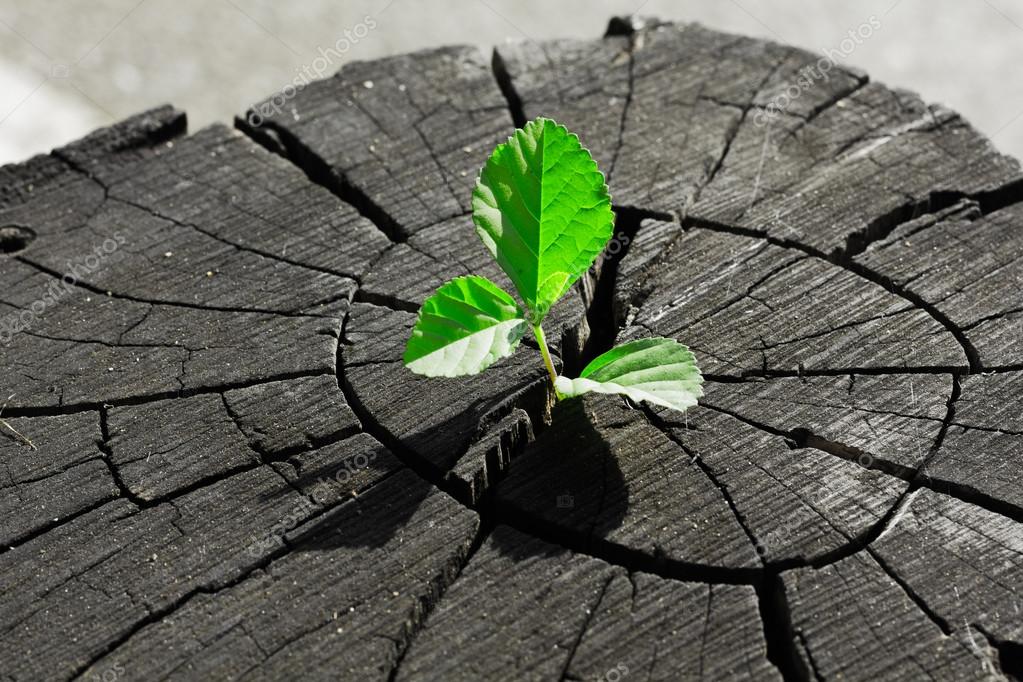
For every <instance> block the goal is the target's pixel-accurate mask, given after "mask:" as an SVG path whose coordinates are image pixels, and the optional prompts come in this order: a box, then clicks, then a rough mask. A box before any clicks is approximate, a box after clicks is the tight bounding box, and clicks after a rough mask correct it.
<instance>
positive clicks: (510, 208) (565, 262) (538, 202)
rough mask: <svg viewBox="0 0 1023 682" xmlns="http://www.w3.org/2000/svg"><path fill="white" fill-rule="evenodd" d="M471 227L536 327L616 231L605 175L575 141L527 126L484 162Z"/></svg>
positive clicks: (558, 130)
mask: <svg viewBox="0 0 1023 682" xmlns="http://www.w3.org/2000/svg"><path fill="white" fill-rule="evenodd" d="M472 210H473V214H472V218H473V222H475V223H476V232H477V233H478V234H479V236H480V239H482V240H483V243H484V244H485V245H486V247H487V248H488V249H489V250H490V253H492V254H493V255H494V258H496V259H497V262H498V263H499V264H500V265H501V267H502V268H503V269H504V271H505V272H506V273H507V274H508V277H509V278H510V279H511V281H512V283H513V284H514V285H515V288H516V289H517V290H518V292H519V295H521V296H522V300H523V301H524V302H525V303H526V307H527V308H528V309H529V313H530V314H529V319H530V321H531V322H532V323H534V324H539V323H540V321H541V320H542V319H543V317H544V315H546V314H547V311H549V310H550V308H551V306H553V305H554V303H555V302H556V301H557V300H558V299H559V298H561V296H562V295H564V293H565V292H566V291H568V288H569V287H570V286H572V284H573V283H574V282H575V281H576V280H577V279H579V277H580V276H581V275H582V274H583V273H584V272H586V270H587V269H588V268H589V267H590V265H591V264H592V263H593V260H594V259H595V258H596V257H597V255H598V254H599V253H600V252H601V250H602V249H603V248H604V245H605V244H607V241H608V239H610V238H611V233H612V231H613V229H614V213H612V211H611V198H610V196H609V194H608V190H607V185H606V184H605V183H604V176H603V174H602V173H601V172H600V170H598V169H597V164H596V162H595V161H594V160H593V157H591V156H590V153H589V151H587V150H586V149H585V148H584V147H583V146H582V145H581V144H580V143H579V138H578V137H577V136H576V135H574V134H572V133H570V132H568V130H567V129H566V128H565V127H564V126H562V125H558V124H557V123H555V122H554V121H552V120H550V119H548V118H537V119H535V120H533V121H530V122H529V123H527V124H526V125H525V126H524V127H523V128H520V129H519V130H516V131H515V134H514V135H513V136H512V137H510V138H509V139H508V141H507V142H505V143H503V144H499V145H498V146H497V148H496V149H494V153H493V154H491V156H490V158H489V159H488V160H487V163H486V165H485V166H484V167H483V170H482V171H481V173H480V176H479V179H477V181H476V189H475V190H474V191H473V194H472Z"/></svg>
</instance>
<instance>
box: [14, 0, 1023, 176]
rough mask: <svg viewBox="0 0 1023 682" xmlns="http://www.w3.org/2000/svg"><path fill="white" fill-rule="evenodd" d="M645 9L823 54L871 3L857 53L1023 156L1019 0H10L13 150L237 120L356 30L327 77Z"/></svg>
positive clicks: (588, 25)
mask: <svg viewBox="0 0 1023 682" xmlns="http://www.w3.org/2000/svg"><path fill="white" fill-rule="evenodd" d="M631 13H638V14H641V15H650V16H658V17H661V18H664V19H674V20H680V21H698V22H701V23H703V24H705V25H707V26H710V27H713V28H718V29H723V30H727V31H731V32H735V33H743V34H747V35H755V36H761V37H764V38H768V39H772V40H776V41H779V42H784V43H789V44H792V45H797V46H800V47H804V48H807V49H809V50H813V51H815V52H821V51H822V50H841V51H843V52H845V50H843V48H842V47H841V46H842V44H843V40H844V39H846V38H847V37H848V33H849V31H850V30H855V29H856V28H857V27H858V26H860V25H862V24H864V23H868V22H870V21H871V17H873V18H875V19H876V21H877V22H879V24H880V27H879V28H878V29H877V30H875V31H873V33H872V35H871V36H870V38H869V39H867V40H864V41H863V42H862V44H859V45H856V46H855V48H854V49H853V50H852V51H850V52H848V56H847V57H846V58H845V59H844V61H845V62H846V63H848V64H852V65H854V66H858V67H860V68H863V69H865V70H866V71H867V72H868V73H870V75H871V77H872V78H873V79H874V80H878V81H883V82H885V83H888V84H890V85H895V86H901V87H906V88H909V89H912V90H916V91H918V92H920V93H921V94H922V95H923V97H924V99H925V100H928V101H937V102H942V103H944V104H946V105H948V106H950V107H951V108H953V109H956V110H958V111H959V112H961V113H962V114H963V115H964V116H966V118H967V119H969V120H970V121H971V122H972V123H973V124H974V125H976V126H977V127H978V128H979V129H980V130H981V131H983V132H984V133H986V134H987V135H988V136H989V137H991V138H992V139H993V140H994V142H995V144H996V146H998V148H999V149H1001V150H1002V151H1005V152H1008V153H1010V154H1013V155H1015V156H1016V157H1023V78H1021V77H1020V65H1021V64H1023V2H1019V1H1018V0H1017V1H1016V2H1014V3H1013V2H1011V1H1010V0H958V1H955V0H877V1H874V0H861V1H860V2H856V3H849V2H841V1H839V0H818V1H817V2H807V1H806V0H803V1H801V2H798V1H796V0H688V1H685V2H668V1H667V0H645V1H644V0H620V1H619V0H611V1H608V2H602V3H595V2H583V1H582V0H571V1H562V2H558V3H554V2H550V1H547V2H526V1H524V0H460V1H457V2H456V1H454V0H446V1H436V0H435V1H434V2H430V3H426V2H414V1H413V0H365V1H363V0H354V1H352V0H346V1H345V2H340V1H339V0H331V1H328V0H303V1H302V2H293V3H284V2H272V1H271V0H123V1H121V0H105V1H103V2H82V1H79V0H60V1H59V2H58V1H57V0H32V1H31V2H29V0H0V163H6V162H10V161H18V160H21V159H24V158H27V157H29V156H31V155H33V154H35V153H39V152H45V151H48V150H49V149H51V148H52V147H54V146H58V145H60V144H63V143H65V142H68V141H70V140H73V139H75V138H77V137H80V136H82V135H84V134H85V133H87V132H89V131H90V130H92V129H93V128H96V127H97V126H101V125H106V124H108V123H111V122H113V121H115V120H117V119H120V118H123V117H125V116H128V115H130V114H132V113H135V112H138V111H140V110H142V109H146V108H149V107H152V106H154V105H157V104H161V103H164V102H170V103H172V104H174V105H176V106H177V107H179V108H182V109H184V110H186V111H187V112H188V116H189V122H190V128H191V129H192V130H196V129H198V128H199V127H201V126H203V125H205V124H207V123H210V122H212V121H222V122H227V123H230V122H231V120H232V118H233V117H234V115H235V114H236V113H240V112H242V111H243V110H244V109H245V108H246V107H248V105H250V104H253V103H255V102H256V101H257V100H259V99H262V98H263V97H264V96H267V95H270V94H272V93H273V92H276V91H278V90H280V89H281V88H282V87H284V86H285V85H286V84H288V83H291V82H292V81H294V79H295V78H296V77H297V76H299V75H300V74H302V73H303V72H306V73H308V70H309V69H310V67H312V65H313V64H314V62H315V60H316V59H317V57H320V56H321V53H320V51H319V50H320V49H321V48H322V49H324V50H327V49H330V48H334V46H335V45H336V44H338V43H339V39H342V38H344V39H345V40H343V41H341V43H340V44H341V45H342V46H343V47H344V48H345V50H344V52H343V55H342V58H341V59H333V60H332V63H331V65H330V68H329V69H328V70H327V71H326V72H325V73H324V75H327V74H328V73H333V72H334V71H336V70H337V69H338V68H339V67H340V66H341V65H342V64H343V63H344V62H346V61H352V60H361V59H372V58H374V57H380V56H383V55H388V54H395V53H400V52H407V51H411V50H416V49H420V48H423V47H430V46H436V45H443V44H450V43H475V44H477V45H480V46H481V47H483V48H484V49H486V50H488V51H489V48H490V47H491V46H492V45H494V44H498V43H501V42H503V41H505V40H522V39H526V38H530V39H538V40H540V39H547V38H557V37H578V38H587V37H598V36H600V35H601V34H602V33H603V31H604V27H605V25H606V24H607V20H608V18H609V17H610V16H612V15H616V14H631ZM346 31H347V32H348V33H347V34H346ZM346 35H347V36H348V37H346ZM848 44H849V43H848V42H847V43H846V46H848ZM320 64H322V60H321V61H320Z"/></svg>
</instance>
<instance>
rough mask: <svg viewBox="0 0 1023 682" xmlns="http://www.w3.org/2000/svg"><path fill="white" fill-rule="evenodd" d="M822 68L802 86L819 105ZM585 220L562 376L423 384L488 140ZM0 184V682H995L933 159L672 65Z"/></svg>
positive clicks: (1008, 467) (1011, 545)
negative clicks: (565, 178) (672, 344)
mask: <svg viewBox="0 0 1023 682" xmlns="http://www.w3.org/2000/svg"><path fill="white" fill-rule="evenodd" d="M825 67H828V68H827V69H826V70H825ZM537 115H545V116H550V117H553V118H555V119H557V120H558V121H559V122H562V123H564V124H566V125H567V126H568V127H569V128H570V129H571V130H573V131H575V132H578V133H579V135H580V137H581V138H582V140H583V142H584V144H586V145H587V146H588V147H589V148H590V149H591V150H592V151H593V153H594V155H595V157H596V158H597V160H598V162H599V163H600V166H601V168H602V169H604V170H605V172H606V174H607V176H608V182H609V185H610V188H611V193H612V197H613V200H614V202H615V206H616V210H617V224H616V227H615V231H616V236H615V239H614V240H613V242H612V246H610V247H609V249H608V254H607V258H605V259H602V260H601V266H600V267H599V268H595V269H594V270H593V271H592V272H591V273H590V275H589V276H587V277H586V278H584V280H583V281H581V282H580V284H579V286H577V287H576V288H575V290H574V291H573V294H572V295H571V296H569V297H566V300H564V301H562V302H561V303H560V304H559V306H558V307H557V309H556V310H554V311H553V312H552V318H553V320H554V323H553V326H554V327H555V331H554V333H549V336H550V337H552V338H553V341H554V346H555V350H556V354H557V361H558V362H559V363H561V364H562V366H563V367H564V368H565V369H566V370H567V371H568V372H574V371H578V370H579V368H580V367H581V366H582V365H583V364H584V363H585V362H586V361H587V360H588V359H589V358H592V357H594V356H595V354H597V353H599V352H602V351H603V350H604V349H606V348H607V347H609V345H610V344H611V343H612V342H615V341H621V340H623V339H629V338H635V337H638V336H644V335H651V334H653V335H663V336H669V337H673V338H678V339H679V340H681V341H682V342H683V343H686V344H688V345H689V346H690V347H691V348H693V350H694V351H695V352H696V355H697V357H698V359H699V362H700V364H701V366H702V368H703V370H704V372H705V374H706V377H707V379H708V382H707V385H706V396H705V398H704V399H703V401H702V402H701V405H700V406H699V407H697V408H694V409H692V410H690V411H689V412H688V413H687V414H685V415H678V414H675V413H670V412H666V411H662V410H659V409H646V408H644V407H642V406H637V405H632V404H629V403H627V402H625V401H624V400H622V399H620V398H618V397H613V396H595V397H586V398H585V399H576V400H571V401H565V402H561V403H557V404H555V405H553V406H552V403H551V396H550V387H549V386H548V383H547V379H546V377H545V374H544V371H543V367H542V365H541V363H540V360H539V355H538V353H537V350H536V348H535V347H530V346H525V345H524V346H523V347H521V348H520V349H519V350H518V351H517V352H516V353H515V354H514V355H513V356H512V357H510V358H508V359H507V360H505V361H502V362H500V363H499V364H497V365H495V366H494V367H493V368H491V369H489V370H488V371H487V372H485V373H484V374H481V375H479V376H476V377H470V378H466V379H459V380H454V379H452V380H444V379H429V380H427V379H422V378H420V377H416V376H414V375H412V374H411V373H410V372H409V371H407V370H406V369H404V368H403V367H402V364H401V361H400V357H401V353H402V349H403V346H404V343H405V340H406V338H407V336H408V333H409V329H410V327H411V325H412V323H413V321H414V319H415V311H416V310H417V309H418V306H419V305H420V304H421V303H422V301H423V299H424V298H425V297H426V296H427V295H429V294H430V293H431V292H432V291H433V290H434V289H435V288H436V287H437V286H438V285H439V284H441V283H442V282H443V281H445V280H447V279H449V278H451V277H453V276H457V275H462V274H468V273H470V272H474V273H479V274H485V275H487V276H489V277H491V278H494V279H496V280H498V281H502V282H503V281H504V280H503V277H502V276H501V273H500V272H499V271H498V269H497V266H496V265H495V264H494V263H493V262H492V260H491V259H490V258H489V256H488V254H487V253H486V251H485V250H484V249H483V247H482V245H481V244H480V243H479V242H478V240H477V239H476V237H475V236H474V231H473V227H472V224H471V220H470V218H469V213H470V193H471V188H472V186H473V183H474V180H475V176H476V173H477V172H478V169H479V168H480V166H481V165H482V164H483V162H484V160H485V159H486V157H487V155H488V154H489V153H490V151H491V150H492V148H493V147H494V145H495V144H496V143H498V142H500V141H502V140H503V139H505V138H506V137H507V136H508V135H509V134H510V133H511V131H512V129H513V126H514V125H516V124H518V125H521V124H522V123H523V122H524V121H525V120H527V119H529V118H532V117H534V116H537ZM236 128H237V129H236V130H232V129H230V128H228V127H225V126H222V125H214V126H211V127H209V128H205V129H203V130H200V131H198V132H195V133H192V134H186V133H185V115H184V114H183V113H182V112H179V111H176V110H174V109H173V108H171V107H163V108H160V109H156V110H153V111H150V112H147V113H144V114H141V115H139V116H136V117H133V118H131V119H128V120H126V121H123V122H121V123H118V124H117V125H114V126H112V127H110V128H107V129H104V130H100V131H97V132H95V133H94V134H92V135H90V136H88V137H86V138H84V139H82V140H80V141H78V142H75V143H73V144H70V145H68V146H66V147H63V148H60V149H57V150H55V151H53V152H52V153H51V154H49V155H46V156H40V157H36V158H34V159H31V160H30V161H27V162H25V163H22V164H17V165H11V166H7V167H5V168H3V169H2V170H0V176H2V187H3V189H2V195H0V245H2V250H3V252H4V255H3V256H2V274H0V280H2V291H3V295H2V297H0V314H2V318H0V319H2V321H3V327H2V331H0V342H2V354H3V360H4V362H3V368H4V376H3V391H4V393H3V398H6V397H7V396H11V397H10V398H9V399H7V401H6V402H7V405H6V407H5V409H4V411H3V412H2V414H0V418H2V419H3V421H2V422H0V433H3V435H4V438H0V458H2V460H0V461H2V464H3V470H4V473H3V476H2V479H0V486H2V488H3V496H2V502H0V545H2V548H0V575H2V576H3V584H2V588H0V651H2V652H3V653H4V660H5V666H4V668H3V670H2V671H0V677H2V678H3V679H5V680H30V679H31V680H38V679H67V678H80V679H86V680H103V681H104V682H112V681H113V680H119V679H124V680H129V679H240V678H247V679H310V680H312V679H329V680H336V679H360V680H361V679H393V680H426V679H438V680H462V679H465V680H478V679H494V680H511V679H537V680H547V679H570V680H594V679H600V680H607V681H609V682H612V681H614V680H625V679H637V680H638V679H655V680H682V679H703V678H706V679H740V678H741V679H745V678H749V679H785V680H808V679H818V680H823V679H851V680H858V679H863V680H873V679H918V678H921V677H924V676H929V677H933V678H937V679H952V678H956V679H1020V678H1021V677H1023V609H1021V607H1023V592H1021V584H1023V526H1021V524H1023V485H1021V483H1023V473H1021V466H1023V417H1021V410H1020V401H1021V398H1023V349H1021V348H1020V338H1021V333H1023V305H1021V303H1020V285H1021V283H1023V229H1021V228H1023V204H1021V203H1020V198H1021V197H1023V175H1021V172H1020V168H1019V165H1018V163H1017V162H1016V161H1014V160H1012V159H1009V158H1006V157H1004V156H1002V155H1000V154H999V153H997V152H996V151H995V150H994V149H993V148H992V147H991V145H990V144H989V142H988V141H987V140H985V139H984V138H983V137H982V136H981V135H979V134H978V133H977V132H976V131H975V130H974V129H973V128H971V127H970V126H969V124H967V123H966V122H965V121H964V120H963V119H962V118H960V117H959V116H958V115H957V114H955V113H954V112H952V111H949V110H948V109H946V108H943V107H941V106H936V105H928V104H925V103H924V102H922V101H921V100H920V99H919V98H918V97H917V96H916V95H914V94H912V93H909V92H906V91H903V90H894V89H890V88H888V87H885V86H883V85H880V84H877V83H873V82H871V81H869V80H868V78H867V76H866V75H864V74H862V73H859V72H856V71H853V70H850V69H848V68H844V67H839V66H835V65H829V64H827V63H822V62H821V60H820V59H819V57H818V56H817V55H813V54H810V53H807V52H803V51H800V50H796V49H793V48H790V47H785V46H781V45H777V44H774V43H768V42H764V41H760V40H754V39H750V38H743V37H738V36H732V35H726V34H723V33H718V32H714V31H710V30H707V29H705V28H702V27H700V26H697V25H681V24H679V25H675V24H662V23H658V22H656V21H647V22H645V23H640V22H638V21H632V20H615V21H612V22H611V25H610V28H609V30H608V34H607V35H606V36H605V37H603V38H601V39H596V40H590V41H556V42H549V43H541V44H535V43H522V44H517V45H509V46H502V47H500V48H498V49H497V50H496V51H495V52H494V54H493V59H492V60H489V59H487V57H486V56H484V55H483V54H481V53H479V52H478V51H477V50H475V49H473V48H469V47H451V48H444V49H437V50H430V51H426V52H420V53H417V54H413V55H406V56H399V57H393V58H388V59H382V60H377V61H371V62H364V63H352V64H349V65H346V66H345V67H344V68H343V69H342V70H341V71H340V72H339V73H338V74H337V75H336V76H335V77H333V78H329V79H327V80H323V81H320V82H316V83H312V84H310V85H308V86H307V87H305V88H302V89H301V90H299V91H297V92H295V91H292V90H286V91H284V92H282V93H280V94H278V95H277V96H275V97H273V98H271V99H269V100H267V101H266V102H262V103H260V104H257V105H255V106H254V107H253V108H252V109H251V110H250V111H248V112H246V113H245V114H243V115H241V116H240V117H239V119H238V120H237V123H236Z"/></svg>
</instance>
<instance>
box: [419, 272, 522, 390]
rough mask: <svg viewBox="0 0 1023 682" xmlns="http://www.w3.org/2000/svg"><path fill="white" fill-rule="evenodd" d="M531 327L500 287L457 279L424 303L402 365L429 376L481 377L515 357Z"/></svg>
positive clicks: (475, 279) (480, 280)
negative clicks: (499, 364)
mask: <svg viewBox="0 0 1023 682" xmlns="http://www.w3.org/2000/svg"><path fill="white" fill-rule="evenodd" d="M527 327H528V324H527V322H526V320H525V319H524V315H523V312H522V309H521V308H519V306H518V305H517V304H516V303H515V299H513V298H512V297H511V296H509V295H508V294H507V293H505V292H504V290H503V289H501V287H499V286H497V285H496V284H494V283H493V282H491V281H490V280H488V279H487V278H485V277H477V276H476V275H470V276H468V277H456V278H455V279H453V280H451V281H450V282H447V283H445V284H444V285H443V286H441V287H440V288H439V289H437V291H436V293H434V295H433V296H431V297H430V298H428V299H426V300H425V301H424V302H423V307H422V308H420V309H419V319H418V320H416V326H415V327H413V328H412V336H411V337H410V338H409V340H408V345H407V346H406V347H405V356H404V358H403V360H404V361H405V366H406V367H408V368H409V369H410V370H412V371H413V372H415V373H416V374H422V375H425V376H428V377H456V376H462V375H464V374H478V373H480V372H482V371H483V370H484V369H486V368H487V367H489V366H490V365H492V364H493V363H495V362H496V361H498V360H500V359H501V358H503V357H506V356H508V355H511V353H512V351H514V350H515V347H516V346H518V345H519V340H520V339H521V338H522V335H523V334H525V333H526V329H527Z"/></svg>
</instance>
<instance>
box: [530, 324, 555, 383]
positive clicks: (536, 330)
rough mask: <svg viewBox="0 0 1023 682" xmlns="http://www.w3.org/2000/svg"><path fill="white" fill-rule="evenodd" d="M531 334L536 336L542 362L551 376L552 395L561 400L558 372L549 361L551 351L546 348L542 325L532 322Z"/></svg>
mask: <svg viewBox="0 0 1023 682" xmlns="http://www.w3.org/2000/svg"><path fill="white" fill-rule="evenodd" d="M533 336H535V337H536V342H537V344H539V346H540V355H542V356H543V364H544V365H545V366H546V367H547V374H548V375H550V377H551V386H552V387H553V388H554V397H555V398H557V399H558V400H561V394H560V393H558V388H557V380H558V373H557V372H556V371H555V370H554V363H553V362H552V361H551V352H550V351H549V350H548V349H547V339H546V338H545V337H544V335H543V327H541V326H540V325H539V324H534V325H533Z"/></svg>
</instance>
